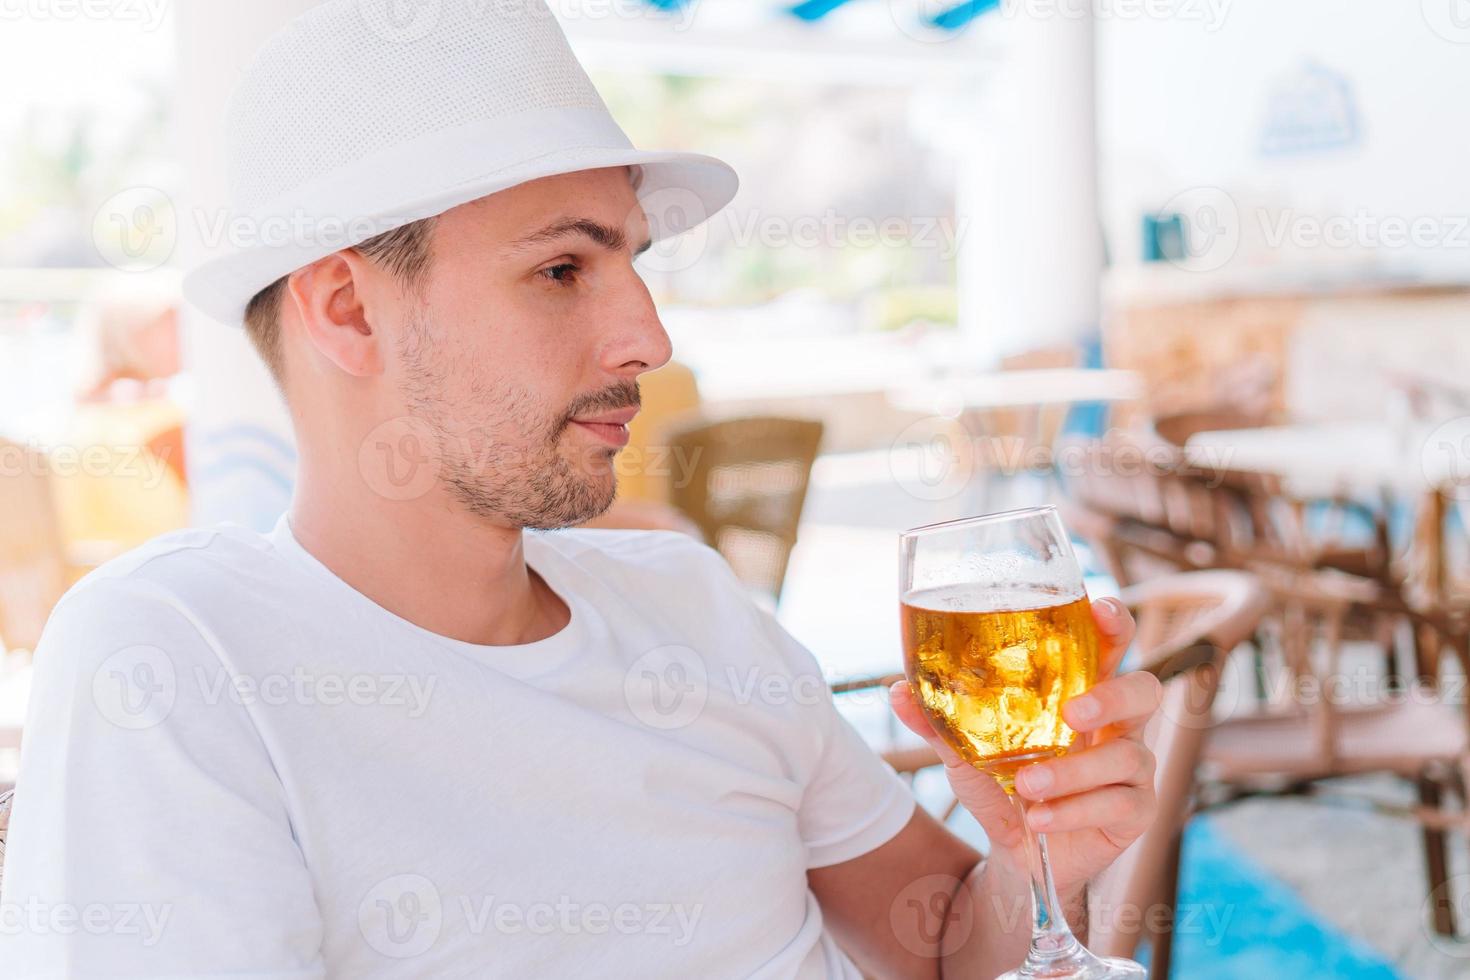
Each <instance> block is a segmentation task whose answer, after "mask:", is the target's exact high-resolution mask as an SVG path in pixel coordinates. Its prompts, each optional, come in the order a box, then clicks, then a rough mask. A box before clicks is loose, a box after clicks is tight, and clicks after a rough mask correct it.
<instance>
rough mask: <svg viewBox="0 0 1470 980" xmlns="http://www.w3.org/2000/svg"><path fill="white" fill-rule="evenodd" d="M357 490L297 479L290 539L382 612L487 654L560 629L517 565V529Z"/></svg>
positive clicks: (534, 582) (550, 596) (540, 588)
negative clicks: (485, 650) (478, 646)
mask: <svg viewBox="0 0 1470 980" xmlns="http://www.w3.org/2000/svg"><path fill="white" fill-rule="evenodd" d="M359 485H360V484H359ZM357 489H358V488H357V487H351V486H350V485H349V486H348V487H342V486H340V485H338V486H335V487H334V486H332V485H331V482H328V483H327V484H326V485H322V482H321V481H315V480H313V479H312V478H311V477H310V476H309V475H308V474H306V473H303V474H302V476H301V479H300V480H299V481H298V484H297V487H296V494H295V496H294V498H293V499H292V502H291V510H290V515H289V519H290V522H291V531H292V533H293V535H294V536H295V537H296V540H297V541H298V542H299V543H300V544H301V546H302V547H303V548H305V549H306V550H307V551H308V552H310V553H311V554H312V555H313V556H314V557H315V558H316V559H317V560H318V561H320V562H321V563H322V564H323V565H325V566H326V567H327V568H328V569H330V570H331V571H332V573H333V574H335V575H336V576H337V577H338V578H340V579H342V580H343V581H344V582H346V583H347V584H348V585H350V586H352V588H354V589H356V590H357V591H358V592H361V593H362V594H363V595H365V596H367V597H368V598H369V599H371V600H373V601H374V602H376V603H377V604H378V605H380V606H382V607H383V608H384V609H387V610H388V611H389V612H392V613H394V614H395V615H397V616H399V617H401V618H403V619H406V620H408V621H409V622H411V623H414V624H415V625H417V626H421V627H423V628H424V629H426V630H429V631H431V632H434V633H438V634H439V635H441V636H447V637H450V638H452V639H456V640H462V641H464V642H467V643H478V644H483V645H489V646H513V645H519V644H524V643H532V642H535V641H536V640H541V639H545V638H546V637H548V636H551V635H553V634H555V633H557V632H558V631H560V630H561V629H562V628H563V627H564V626H565V625H566V624H567V621H568V619H569V618H570V612H569V610H568V609H567V607H566V604H565V603H564V602H562V600H561V599H560V598H559V597H558V596H557V595H556V594H555V593H554V592H553V591H552V590H551V588H550V587H549V586H548V585H547V584H546V583H545V582H544V581H543V580H542V579H541V577H540V576H539V575H537V574H536V573H535V572H532V571H531V570H530V569H528V568H527V566H526V561H525V553H524V550H523V538H522V531H521V529H520V528H511V527H497V526H494V525H489V524H486V523H485V522H483V521H481V520H479V519H477V518H475V517H474V516H473V515H470V514H467V513H464V512H463V510H462V508H459V507H457V506H454V504H453V503H452V502H451V501H448V500H446V499H444V498H443V496H442V495H441V494H439V493H432V494H430V495H429V496H426V497H424V498H421V499H418V500H414V501H406V502H405V501H392V500H385V499H383V498H381V497H378V496H376V495H374V494H372V493H371V492H368V493H361V492H358V493H353V491H354V490H357ZM334 491H335V492H334ZM343 491H345V492H343Z"/></svg>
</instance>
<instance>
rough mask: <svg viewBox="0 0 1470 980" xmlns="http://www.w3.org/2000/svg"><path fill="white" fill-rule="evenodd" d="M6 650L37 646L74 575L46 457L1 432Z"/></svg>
mask: <svg viewBox="0 0 1470 980" xmlns="http://www.w3.org/2000/svg"><path fill="white" fill-rule="evenodd" d="M0 465H3V469H4V470H5V472H0V650H3V649H5V648H6V647H9V648H12V649H20V650H34V649H35V646H36V642H37V641H38V640H39V639H40V638H41V628H42V627H43V626H45V624H46V617H48V616H49V615H51V607H52V606H53V605H55V604H56V600H57V599H60V598H61V594H62V593H63V592H65V591H66V587H67V585H68V584H70V581H71V579H72V578H73V577H75V576H74V574H73V572H72V569H71V568H70V566H69V565H68V562H67V559H66V551H65V546H64V544H63V542H62V535H61V526H60V523H59V521H58V519H57V516H56V506H55V501H54V499H53V497H52V495H51V478H50V471H49V469H48V464H47V460H46V457H45V456H44V455H43V454H42V453H41V452H39V451H38V450H36V449H34V448H32V447H29V446H23V445H20V444H19V443H14V442H11V441H9V440H7V439H3V438H0Z"/></svg>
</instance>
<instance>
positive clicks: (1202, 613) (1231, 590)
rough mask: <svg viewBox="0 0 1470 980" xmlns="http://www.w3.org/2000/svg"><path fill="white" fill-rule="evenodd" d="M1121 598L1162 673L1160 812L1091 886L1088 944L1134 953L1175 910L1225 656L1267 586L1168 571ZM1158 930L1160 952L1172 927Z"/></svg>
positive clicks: (1255, 617) (1152, 731) (1255, 619)
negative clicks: (1183, 842) (1183, 843)
mask: <svg viewBox="0 0 1470 980" xmlns="http://www.w3.org/2000/svg"><path fill="white" fill-rule="evenodd" d="M1122 599H1123V601H1124V602H1125V603H1126V604H1127V605H1128V606H1129V608H1130V609H1131V610H1132V611H1133V614H1134V616H1135V618H1136V619H1137V621H1138V634H1137V637H1136V639H1135V648H1136V649H1137V650H1138V651H1139V653H1140V658H1141V662H1140V666H1141V667H1142V669H1145V670H1148V671H1150V672H1152V673H1154V674H1155V675H1156V676H1158V677H1159V679H1160V680H1161V681H1163V682H1164V699H1163V703H1162V705H1161V707H1160V709H1159V712H1158V714H1156V715H1155V716H1154V718H1153V720H1152V721H1151V722H1150V723H1149V725H1148V727H1147V728H1146V729H1145V732H1144V739H1145V742H1146V743H1147V744H1148V745H1149V747H1150V748H1151V749H1152V750H1153V752H1154V756H1155V758H1156V759H1157V768H1156V769H1155V774H1154V789H1155V792H1156V793H1157V796H1158V816H1157V817H1156V819H1155V820H1154V823H1153V825H1152V826H1151V827H1150V828H1149V829H1148V830H1146V831H1145V832H1144V834H1143V836H1142V837H1140V838H1139V839H1138V840H1136V841H1134V843H1133V845H1132V846H1131V847H1129V848H1128V850H1127V851H1125V852H1124V853H1123V855H1122V856H1121V857H1120V858H1119V859H1118V861H1116V862H1115V863H1114V865H1113V867H1112V868H1110V869H1109V870H1108V873H1107V874H1106V875H1104V876H1103V877H1102V879H1101V880H1100V881H1099V882H1098V883H1097V885H1096V887H1094V889H1093V895H1092V897H1093V906H1094V912H1093V917H1092V919H1091V928H1090V933H1089V943H1088V944H1089V946H1090V947H1091V948H1092V949H1093V950H1094V951H1095V952H1097V953H1099V954H1100V955H1107V956H1131V955H1132V954H1133V952H1134V950H1135V948H1136V947H1137V945H1138V943H1139V940H1140V939H1141V938H1142V936H1143V934H1144V931H1145V929H1146V928H1147V927H1148V925H1149V924H1150V923H1154V922H1157V921H1158V920H1159V917H1160V913H1159V911H1158V910H1160V909H1163V908H1167V909H1169V910H1170V911H1171V912H1172V906H1173V904H1174V895H1175V890H1174V889H1175V880H1174V878H1175V875H1176V874H1177V859H1178V846H1179V840H1180V835H1181V834H1182V833H1183V831H1184V825H1185V823H1186V821H1187V820H1188V818H1189V813H1190V806H1191V796H1192V793H1193V787H1194V781H1195V769H1196V766H1197V765H1198V763H1199V759H1200V755H1201V749H1202V748H1203V745H1204V741H1205V738H1206V736H1207V734H1208V731H1209V728H1210V726H1211V725H1212V723H1213V710H1214V703H1215V694H1216V692H1217V690H1218V688H1219V680H1220V672H1221V669H1222V666H1223V663H1224V659H1225V657H1226V656H1227V655H1228V654H1229V653H1230V651H1231V650H1233V649H1235V647H1237V646H1239V645H1240V644H1241V643H1242V642H1244V641H1245V640H1246V639H1248V638H1249V637H1250V636H1251V635H1252V634H1253V633H1254V632H1255V630H1256V627H1257V626H1258V625H1259V623H1260V621H1261V617H1262V616H1263V615H1265V613H1266V611H1267V610H1268V609H1269V608H1270V597H1269V595H1268V593H1267V592H1266V590H1265V589H1264V588H1263V587H1262V586H1261V585H1260V583H1259V582H1257V581H1256V579H1255V577H1254V576H1252V575H1250V574H1249V573H1247V572H1240V571H1213V570H1212V571H1201V572H1184V573H1180V574H1176V575H1167V576H1163V577H1161V578H1157V579H1153V580H1150V581H1147V582H1142V583H1139V584H1138V585H1135V586H1131V587H1129V588H1127V589H1125V590H1124V591H1123V594H1122ZM1154 939H1155V941H1156V946H1155V954H1156V955H1157V954H1158V953H1159V952H1160V951H1159V949H1158V943H1159V942H1162V943H1164V944H1167V943H1168V936H1167V935H1165V936H1159V935H1155V936H1154ZM1163 955H1164V958H1165V959H1167V952H1165V953H1164V954H1163ZM1160 975H1162V974H1160Z"/></svg>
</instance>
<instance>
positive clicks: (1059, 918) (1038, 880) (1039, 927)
mask: <svg viewBox="0 0 1470 980" xmlns="http://www.w3.org/2000/svg"><path fill="white" fill-rule="evenodd" d="M1012 799H1014V800H1015V801H1016V808H1017V809H1018V810H1020V811H1021V832H1022V833H1024V834H1025V835H1026V865H1027V867H1028V868H1029V869H1030V871H1031V912H1032V922H1031V951H1030V952H1029V953H1027V955H1026V968H1027V969H1030V970H1039V969H1045V968H1046V967H1047V966H1050V965H1053V964H1056V963H1057V962H1058V961H1065V960H1071V959H1074V958H1076V957H1077V956H1078V955H1079V954H1082V944H1081V943H1079V942H1078V941H1077V937H1076V936H1074V935H1072V929H1071V927H1070V926H1068V925H1067V917H1066V914H1065V913H1064V912H1063V911H1062V903H1061V901H1060V900H1059V899H1058V898H1057V888H1056V884H1055V883H1054V882H1053V881H1052V878H1051V861H1050V859H1049V858H1048V857H1047V853H1046V835H1045V834H1038V833H1034V832H1033V831H1032V830H1031V824H1030V823H1028V822H1027V820H1026V816H1027V813H1028V812H1029V810H1030V804H1029V802H1028V801H1026V800H1024V799H1022V798H1021V795H1020V794H1019V793H1018V794H1016V795H1015V796H1014V797H1012ZM1042 975H1044V974H1042Z"/></svg>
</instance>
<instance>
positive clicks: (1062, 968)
mask: <svg viewBox="0 0 1470 980" xmlns="http://www.w3.org/2000/svg"><path fill="white" fill-rule="evenodd" d="M1042 978H1045V980H1147V978H1148V971H1147V970H1145V969H1144V968H1143V967H1142V966H1141V965H1140V964H1138V963H1135V962H1133V961H1132V960H1125V959H1123V958H1121V957H1117V956H1109V957H1106V958H1104V957H1101V956H1093V955H1092V954H1091V953H1089V952H1088V951H1087V950H1085V949H1082V948H1081V947H1078V948H1077V951H1076V953H1074V954H1073V955H1071V956H1064V957H1060V958H1058V959H1054V960H1048V961H1046V962H1044V963H1037V962H1034V961H1032V960H1031V959H1030V958H1029V957H1028V958H1027V960H1026V962H1025V963H1023V964H1021V966H1020V968H1019V969H1016V970H1012V971H1011V972H1010V973H1003V974H1001V975H1000V976H998V977H996V978H995V980H1042Z"/></svg>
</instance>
